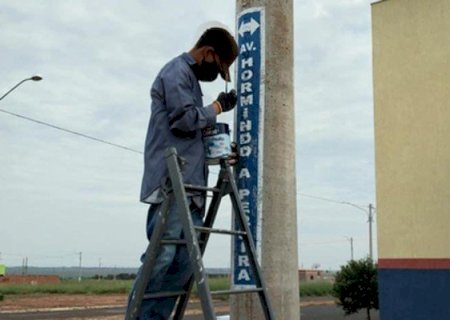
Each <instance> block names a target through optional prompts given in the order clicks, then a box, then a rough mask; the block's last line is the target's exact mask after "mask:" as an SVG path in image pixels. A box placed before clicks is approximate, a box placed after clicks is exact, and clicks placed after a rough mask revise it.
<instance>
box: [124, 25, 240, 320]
mask: <svg viewBox="0 0 450 320" xmlns="http://www.w3.org/2000/svg"><path fill="white" fill-rule="evenodd" d="M237 56H238V47H237V44H236V41H235V39H234V38H233V37H232V36H231V34H230V33H229V32H228V31H227V30H225V29H223V28H209V29H207V30H206V31H205V32H204V33H203V34H202V36H201V37H200V39H199V40H198V41H197V43H196V45H195V46H194V48H193V49H191V50H190V51H189V52H187V53H183V54H181V55H180V56H178V57H176V58H174V59H173V60H171V61H170V62H169V63H167V64H166V65H165V66H164V67H163V68H162V69H161V71H160V72H159V74H158V75H157V77H156V79H155V81H154V83H153V85H152V88H151V92H150V93H151V117H150V123H149V126H148V131H147V137H146V142H145V168H144V177H143V181H142V189H141V201H142V202H145V203H148V204H150V208H149V211H148V217H147V237H148V239H149V240H150V238H151V235H152V233H153V231H154V225H155V222H156V219H157V216H158V214H160V212H161V208H162V203H163V200H164V199H165V194H164V188H163V187H164V185H163V184H164V180H165V179H166V178H167V176H168V169H167V164H166V159H165V155H164V152H165V150H166V148H167V147H169V146H170V147H175V148H176V150H177V153H178V155H179V156H180V157H181V158H183V160H184V166H183V180H184V182H185V183H187V184H193V185H201V186H206V184H207V181H208V169H207V165H206V162H205V154H204V152H205V151H204V145H203V139H202V133H201V129H204V128H206V127H209V126H212V125H214V124H215V123H216V117H217V115H218V114H220V113H221V112H227V111H230V110H232V109H233V108H234V107H235V106H236V101H237V97H236V92H235V91H234V90H231V91H230V92H222V93H220V94H219V95H218V98H217V100H216V101H214V102H212V103H211V104H209V105H207V106H203V101H202V92H201V89H200V85H199V81H214V80H215V79H216V78H217V76H218V75H219V74H220V75H221V77H222V78H223V79H224V80H225V81H230V75H229V67H230V65H231V64H232V63H233V62H234V60H235V59H236V57H237ZM233 149H234V150H233V152H232V154H231V155H230V160H229V163H230V164H235V163H236V162H237V157H238V155H237V153H236V147H234V148H233ZM188 203H189V208H190V210H191V216H192V220H193V222H194V224H196V225H202V223H203V221H202V217H203V212H204V210H203V208H204V206H205V197H204V193H194V192H193V193H190V194H189V195H188ZM177 210H178V208H177V204H176V201H173V202H172V203H171V204H170V208H169V213H168V218H167V221H166V229H165V232H164V234H163V238H166V239H174V240H176V239H180V238H181V237H182V224H181V222H180V220H179V216H178V212H177ZM141 261H143V257H142V258H141ZM141 273H142V267H141V268H140V270H139V272H138V276H137V279H136V282H139V281H140V274H141ZM191 275H192V268H191V266H190V259H189V255H188V252H187V249H186V247H185V246H176V245H169V246H161V248H160V251H159V254H158V256H157V258H156V261H155V265H154V267H153V271H152V274H151V276H150V280H149V282H148V285H147V287H146V288H147V289H146V291H147V292H148V293H154V292H160V291H173V290H179V289H181V288H182V287H183V286H184V285H185V284H186V283H187V282H188V281H189V279H190V277H191ZM135 286H136V284H135ZM134 290H135V288H133V290H132V291H131V293H130V299H129V301H130V300H131V297H132V296H133V294H134ZM175 303H176V297H166V298H163V297H161V298H154V299H146V300H145V301H142V305H141V308H140V313H139V317H138V318H139V319H153V320H166V319H169V317H170V314H171V312H172V310H173V308H174V305H175ZM128 307H129V306H128Z"/></svg>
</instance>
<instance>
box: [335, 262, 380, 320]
mask: <svg viewBox="0 0 450 320" xmlns="http://www.w3.org/2000/svg"><path fill="white" fill-rule="evenodd" d="M333 296H335V297H336V298H338V303H337V304H338V305H340V306H341V307H342V309H343V310H344V311H345V313H346V314H347V315H348V314H352V313H355V312H358V310H360V309H366V312H367V319H368V320H370V310H371V309H378V280H377V268H376V266H375V265H374V264H373V261H372V260H371V259H370V258H366V259H361V260H358V261H354V260H353V261H350V262H349V263H348V264H347V265H345V266H342V267H341V270H340V271H339V272H338V273H337V274H336V279H335V283H334V285H333Z"/></svg>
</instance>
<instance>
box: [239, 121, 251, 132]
mask: <svg viewBox="0 0 450 320" xmlns="http://www.w3.org/2000/svg"><path fill="white" fill-rule="evenodd" d="M239 130H240V131H241V132H242V131H250V130H252V121H251V120H245V121H241V122H240V124H239Z"/></svg>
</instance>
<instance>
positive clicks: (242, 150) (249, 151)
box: [240, 146, 252, 157]
mask: <svg viewBox="0 0 450 320" xmlns="http://www.w3.org/2000/svg"><path fill="white" fill-rule="evenodd" d="M240 154H241V157H248V156H250V155H251V154H252V148H251V147H250V146H243V147H241V148H240Z"/></svg>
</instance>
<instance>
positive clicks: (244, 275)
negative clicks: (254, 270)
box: [238, 269, 250, 281]
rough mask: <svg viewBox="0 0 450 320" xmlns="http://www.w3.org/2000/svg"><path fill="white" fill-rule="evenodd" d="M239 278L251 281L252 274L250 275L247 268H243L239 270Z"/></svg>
mask: <svg viewBox="0 0 450 320" xmlns="http://www.w3.org/2000/svg"><path fill="white" fill-rule="evenodd" d="M238 280H245V281H250V276H249V275H248V272H247V270H245V269H242V270H241V271H240V272H239V275H238Z"/></svg>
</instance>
